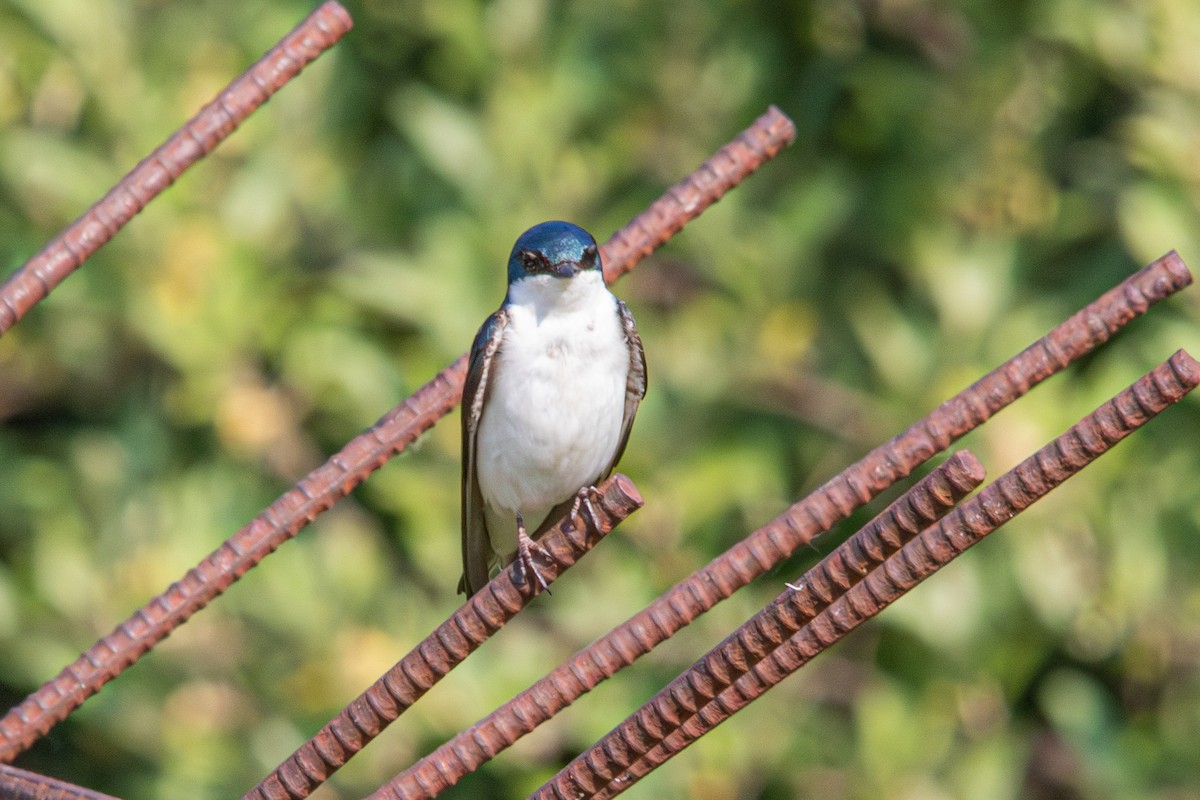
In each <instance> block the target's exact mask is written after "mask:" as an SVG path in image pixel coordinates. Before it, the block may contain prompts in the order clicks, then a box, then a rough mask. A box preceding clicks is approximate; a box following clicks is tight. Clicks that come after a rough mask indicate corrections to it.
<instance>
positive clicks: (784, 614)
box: [532, 350, 1200, 800]
mask: <svg viewBox="0 0 1200 800" xmlns="http://www.w3.org/2000/svg"><path fill="white" fill-rule="evenodd" d="M1197 384H1200V363H1197V362H1196V361H1195V360H1194V359H1192V357H1191V356H1189V355H1188V354H1187V353H1186V352H1184V351H1183V350H1180V351H1178V352H1176V353H1175V354H1174V355H1173V356H1171V358H1170V359H1168V360H1167V361H1165V362H1164V363H1162V364H1160V365H1159V366H1158V367H1156V368H1155V369H1153V370H1152V371H1151V372H1149V373H1147V374H1146V375H1144V376H1142V377H1141V378H1139V379H1138V380H1137V381H1135V382H1134V383H1133V385H1131V386H1130V387H1129V388H1127V389H1125V390H1124V391H1122V392H1121V393H1119V394H1118V395H1117V396H1116V397H1114V398H1112V399H1111V400H1109V401H1108V402H1107V403H1105V404H1104V405H1102V406H1100V408H1098V409H1096V410H1095V411H1094V412H1092V413H1091V414H1089V415H1088V416H1086V417H1084V418H1083V419H1082V420H1080V421H1079V422H1078V423H1076V424H1075V425H1074V426H1072V427H1071V428H1070V429H1069V430H1067V431H1066V432H1065V433H1063V434H1062V435H1061V436H1059V437H1057V438H1056V439H1054V441H1052V442H1050V443H1049V444H1047V445H1046V446H1045V447H1043V448H1042V449H1040V450H1038V451H1037V452H1036V453H1034V454H1033V455H1032V456H1030V457H1029V458H1027V459H1025V460H1024V461H1022V462H1021V463H1020V464H1018V465H1017V466H1016V467H1014V468H1013V469H1012V470H1010V471H1009V472H1007V473H1005V474H1004V475H1002V476H1001V477H1000V478H998V479H997V480H996V481H994V482H993V483H991V484H990V485H988V486H987V487H986V488H985V489H983V490H982V491H981V492H980V493H979V494H978V495H976V496H975V497H973V498H971V499H970V500H967V501H966V502H964V503H963V504H962V505H961V506H960V507H958V508H956V509H954V510H953V511H951V512H950V514H949V515H948V516H946V518H945V519H943V520H942V521H941V522H938V523H937V524H935V525H933V526H931V527H930V528H928V529H927V530H925V531H923V532H922V533H921V534H919V535H918V536H917V537H916V538H915V539H913V540H912V541H910V542H909V543H907V544H905V545H904V546H903V547H901V548H900V549H899V551H898V552H896V553H895V554H894V555H893V556H891V557H889V558H888V559H887V560H886V561H885V562H884V563H883V565H882V566H881V567H880V568H878V569H875V570H873V571H871V572H870V573H869V574H868V575H867V576H866V578H865V579H864V580H863V581H862V582H861V583H858V584H857V585H855V586H853V587H851V588H849V590H848V591H846V592H845V593H844V594H842V595H841V596H840V597H839V598H837V599H836V600H834V601H833V602H832V603H831V604H827V605H826V604H825V598H824V597H823V594H824V591H825V588H824V587H822V586H821V584H820V583H819V582H816V581H814V582H812V583H809V582H807V581H805V582H804V583H803V585H801V586H800V587H798V589H797V590H794V591H789V592H785V593H784V594H782V595H780V597H779V598H777V599H776V600H775V601H774V602H773V603H771V604H770V605H768V606H767V607H766V608H765V609H763V611H761V612H759V613H758V614H756V615H755V616H754V617H753V618H751V620H750V621H749V622H747V623H746V624H745V625H743V626H742V627H741V628H739V629H738V630H737V631H735V632H734V634H733V635H731V636H730V637H729V638H728V639H726V640H725V642H723V643H722V644H721V645H718V646H717V647H716V648H714V649H713V650H712V651H710V653H709V654H708V655H706V656H705V657H704V658H702V659H700V660H699V661H697V662H696V664H694V665H693V666H692V667H691V668H689V669H688V670H687V671H685V672H684V673H683V675H681V676H680V677H679V678H677V679H675V680H674V681H672V682H671V683H670V684H668V686H667V687H666V688H664V689H663V690H662V691H660V692H659V693H658V694H656V695H655V696H654V698H652V699H651V700H650V701H648V702H647V703H646V704H645V705H643V706H642V707H641V708H640V709H639V710H638V711H636V712H634V713H633V714H632V715H630V716H629V717H628V718H627V719H626V720H625V721H624V722H622V723H621V724H620V725H618V726H617V727H616V728H614V729H613V730H612V731H610V732H609V733H608V734H607V735H605V736H604V737H603V738H602V739H601V740H600V741H599V742H597V743H596V745H594V746H593V747H592V748H591V749H589V750H588V751H587V752H585V753H583V754H581V755H580V756H579V757H577V758H576V759H575V760H574V761H572V762H571V763H570V764H569V765H568V766H567V767H566V768H564V769H563V770H562V771H560V772H559V773H558V774H557V775H556V776H555V777H554V778H552V779H551V780H550V781H549V782H547V783H546V784H545V785H544V786H542V788H541V789H539V790H538V791H537V792H535V793H534V794H533V795H532V797H533V798H537V800H550V798H558V800H565V798H572V800H584V799H585V798H589V799H590V798H610V797H614V796H616V795H617V794H620V793H621V792H623V791H625V790H626V789H628V788H629V787H630V786H632V785H633V784H634V783H636V782H637V780H639V779H640V778H641V777H643V776H645V775H646V774H648V773H649V772H650V771H651V770H653V769H655V768H656V767H658V766H660V765H662V764H663V763H665V762H666V761H667V760H669V759H670V758H671V757H673V756H674V755H675V754H677V753H679V752H680V751H681V750H683V749H684V748H685V747H687V746H688V745H689V744H691V743H692V742H694V741H696V739H698V738H700V737H701V736H703V735H704V734H705V733H707V732H708V731H710V730H712V729H713V728H714V727H716V726H717V725H719V724H720V723H721V722H723V721H724V720H726V719H728V718H729V717H730V716H731V715H733V714H734V713H736V712H737V711H739V710H740V709H742V708H744V707H745V706H747V705H748V704H750V703H751V702H753V701H754V700H755V699H757V698H758V697H760V696H762V694H763V693H764V692H766V691H767V690H768V689H769V688H771V687H772V686H774V685H776V684H777V683H779V682H780V681H781V680H783V678H785V677H787V676H788V675H790V674H791V673H792V672H795V671H796V670H797V669H799V668H800V667H801V666H803V665H804V664H806V663H807V662H808V661H810V660H811V659H812V658H813V657H815V656H816V655H817V654H819V653H821V652H823V651H824V650H826V649H828V648H829V647H830V646H832V645H833V644H834V643H835V642H837V641H840V640H841V639H842V638H843V637H845V636H846V634H848V633H849V632H850V631H852V630H854V629H855V628H856V627H858V626H859V625H860V624H862V623H863V622H865V621H866V620H868V619H870V618H871V617H873V616H875V615H876V614H878V613H879V612H880V611H882V610H883V609H884V608H886V607H887V606H888V605H890V604H891V603H892V602H894V601H895V600H897V599H898V598H899V597H901V596H902V595H904V594H905V593H906V592H908V591H909V590H910V589H912V588H913V587H914V586H916V585H917V584H918V583H920V582H921V581H922V580H924V579H925V578H927V577H928V576H929V575H931V574H933V573H934V572H935V571H937V570H938V569H940V568H941V567H942V566H944V565H945V564H947V563H949V562H950V561H951V560H952V559H954V558H956V557H957V556H958V555H960V554H961V553H962V552H964V551H965V550H966V549H967V548H969V547H971V546H972V545H974V544H975V543H976V542H978V541H979V540H980V539H982V538H983V537H984V536H986V535H987V534H989V533H991V532H992V531H994V530H996V529H997V528H999V527H1001V526H1002V525H1004V523H1006V522H1008V521H1009V520H1010V519H1012V518H1013V517H1014V516H1016V515H1017V514H1019V513H1020V512H1021V511H1023V510H1024V509H1026V508H1028V507H1029V506H1030V505H1032V504H1033V503H1034V502H1036V501H1037V500H1039V499H1041V498H1042V497H1044V496H1045V495H1046V494H1048V493H1049V492H1050V491H1051V490H1053V489H1054V488H1056V487H1057V486H1059V485H1060V484H1062V483H1063V482H1064V481H1066V480H1067V479H1068V478H1070V477H1071V476H1073V475H1075V474H1076V473H1077V472H1079V471H1080V470H1082V469H1083V468H1084V467H1086V466H1087V465H1088V464H1090V463H1092V461H1094V460H1095V459H1097V458H1099V457H1100V456H1101V455H1103V454H1104V453H1105V452H1107V451H1108V450H1109V449H1111V448H1112V447H1113V446H1114V445H1116V444H1117V443H1118V442H1120V441H1121V440H1122V439H1124V438H1125V437H1126V436H1128V435H1129V434H1131V433H1133V432H1134V431H1136V430H1137V429H1138V428H1140V427H1141V426H1142V425H1144V424H1146V423H1147V422H1148V421H1149V420H1151V419H1153V418H1154V417H1155V416H1156V415H1158V414H1159V413H1160V412H1162V411H1163V410H1164V409H1166V408H1167V407H1168V406H1170V405H1172V404H1174V403H1177V402H1179V400H1181V399H1182V398H1183V397H1184V396H1185V395H1187V393H1188V392H1190V391H1191V390H1192V389H1194V388H1195V387H1196V386H1197ZM822 605H826V607H825V608H824V609H823V610H821V611H820V612H819V613H818V614H816V615H815V616H814V615H813V614H811V611H812V610H813V609H814V608H820V607H821V606H822ZM730 642H736V643H737V644H738V646H740V647H742V648H745V649H747V650H749V651H752V652H753V653H754V654H755V655H756V656H758V657H757V658H754V660H753V663H752V664H751V665H749V666H748V668H744V667H743V665H742V663H741V660H740V659H743V658H745V656H740V655H739V653H738V650H737V649H736V648H730V647H729V644H728V643H730Z"/></svg>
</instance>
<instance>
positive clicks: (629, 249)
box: [600, 106, 796, 283]
mask: <svg viewBox="0 0 1200 800" xmlns="http://www.w3.org/2000/svg"><path fill="white" fill-rule="evenodd" d="M795 138H796V126H795V125H794V124H792V121H791V120H790V119H788V118H787V116H786V115H784V113H783V112H782V111H780V110H779V109H778V108H776V107H775V106H770V107H768V108H767V111H766V113H764V114H763V115H762V116H760V117H759V118H758V119H756V120H755V121H754V124H752V125H751V126H750V127H749V128H747V129H746V130H744V131H742V132H741V133H739V134H738V135H737V136H736V137H735V138H734V139H733V141H731V142H730V143H729V144H727V145H725V146H724V147H722V148H721V149H720V150H718V151H717V152H716V153H714V154H713V155H712V157H711V158H709V159H708V160H707V161H705V162H704V163H703V164H701V165H700V166H699V167H697V168H696V170H695V171H693V172H692V174H691V175H689V176H687V177H686V178H684V179H683V180H682V181H680V182H679V183H677V184H675V185H674V186H672V187H671V188H670V189H668V190H667V192H666V193H665V194H663V196H662V197H660V198H658V199H657V200H655V201H654V202H653V203H651V204H650V207H649V208H647V209H646V210H645V211H643V212H642V213H641V214H638V215H637V216H636V217H634V218H633V219H631V220H630V221H629V222H628V223H626V225H625V226H624V227H623V228H621V230H619V231H617V232H616V233H615V234H613V236H612V238H610V239H609V240H608V241H607V242H605V243H604V244H603V246H602V247H601V248H600V260H601V263H603V264H604V280H605V281H607V282H608V283H613V282H614V281H616V280H617V278H620V277H621V276H622V275H624V274H625V273H626V272H629V270H631V269H633V267H634V265H635V264H637V263H638V262H639V261H641V260H642V259H643V258H645V257H646V256H648V255H650V254H651V253H653V252H654V251H655V250H657V249H658V248H659V247H660V246H661V245H662V244H663V243H664V242H666V241H667V240H668V239H670V238H671V237H672V236H674V235H675V234H676V233H678V232H679V231H680V229H681V228H683V226H684V225H686V224H687V223H688V222H689V221H691V220H693V219H695V218H696V217H697V216H699V215H700V213H701V212H703V211H704V209H706V208H708V207H709V206H711V205H712V204H713V203H715V202H717V201H718V200H720V199H721V196H722V195H724V194H725V193H726V192H728V191H729V190H730V189H732V188H733V187H734V186H737V185H738V184H739V183H741V182H742V181H744V180H745V179H746V178H747V177H748V176H749V175H750V173H752V172H754V171H755V170H756V169H758V168H759V167H761V166H762V165H763V164H765V163H767V162H768V161H770V160H771V159H772V158H774V157H775V156H776V155H777V154H778V153H779V151H780V150H782V149H783V148H785V147H787V146H788V145H789V144H791V143H792V141H793V140H794V139H795Z"/></svg>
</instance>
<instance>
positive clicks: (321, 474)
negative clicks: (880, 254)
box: [0, 108, 795, 763]
mask: <svg viewBox="0 0 1200 800" xmlns="http://www.w3.org/2000/svg"><path fill="white" fill-rule="evenodd" d="M794 136H795V128H794V126H792V124H791V121H790V120H788V119H787V117H785V116H783V114H781V113H780V112H779V111H778V110H777V109H775V108H771V109H768V111H767V113H765V114H763V115H762V116H761V117H759V118H758V119H757V120H756V121H755V122H754V123H753V124H752V125H751V126H750V127H749V128H747V129H746V130H745V131H743V132H742V133H740V134H738V136H737V138H736V139H735V140H734V141H733V142H731V143H730V144H727V145H725V146H724V147H723V148H721V150H719V151H718V153H717V155H715V156H713V158H710V159H709V160H708V161H706V162H705V163H704V164H703V165H701V167H700V168H699V169H697V171H696V175H695V176H692V177H689V178H686V179H684V180H683V181H682V182H680V183H679V184H677V185H676V186H674V187H672V188H671V189H670V190H669V191H668V192H667V193H666V195H664V197H663V198H661V199H660V200H658V201H656V202H655V203H654V204H653V205H652V206H651V209H652V210H654V213H653V214H651V213H650V212H649V211H648V212H646V213H645V214H640V215H638V216H637V217H634V219H633V220H631V221H630V222H629V224H628V225H626V226H625V228H622V229H621V230H620V231H617V233H616V234H614V235H613V237H612V239H611V240H610V242H615V243H616V244H610V242H606V243H605V244H604V245H603V247H604V250H603V252H604V258H608V259H611V264H612V265H614V266H613V269H614V273H613V274H616V275H620V274H624V273H625V272H628V271H629V270H630V269H632V268H633V266H634V265H635V264H636V263H637V262H638V261H639V260H641V259H642V258H643V257H644V256H645V255H646V253H647V252H648V251H647V250H645V247H646V246H649V244H650V243H657V244H661V243H662V242H663V241H666V238H667V234H663V235H657V234H654V230H655V228H654V226H655V225H663V226H665V227H664V230H668V229H669V230H671V231H677V230H679V228H681V227H682V226H683V225H684V224H686V223H687V222H688V221H689V220H692V219H694V218H696V217H697V216H699V215H700V213H701V212H703V211H704V210H705V209H706V208H707V207H708V206H710V205H712V203H714V202H716V200H717V199H718V198H719V196H720V192H723V191H727V190H728V189H730V188H732V187H733V186H736V185H737V184H738V183H740V182H741V181H742V180H744V179H745V178H746V177H748V176H749V175H750V174H751V173H752V172H753V171H754V170H756V169H757V168H758V167H760V166H761V165H762V164H764V163H766V162H767V161H768V160H770V159H771V158H772V157H773V156H774V155H775V154H776V153H778V152H779V150H780V149H781V148H782V147H784V146H785V145H786V144H788V143H789V142H791V140H792V138H793V137H794ZM696 176H699V177H696ZM714 176H715V177H714ZM638 231H642V232H643V233H638ZM622 242H625V244H622ZM634 242H640V243H641V244H640V245H634V244H629V243H634ZM466 370H467V356H466V355H462V356H460V357H459V358H458V360H457V361H455V362H454V363H453V364H451V365H450V366H449V367H446V368H445V369H443V370H442V371H441V372H440V373H438V374H437V375H436V376H434V378H433V379H432V380H430V381H429V382H428V383H426V384H425V385H424V386H422V387H421V388H420V389H418V390H417V392H416V393H415V394H413V395H412V396H411V397H409V398H408V399H407V400H405V401H404V402H402V403H401V404H400V405H398V406H397V407H396V408H394V409H392V410H391V411H389V412H388V413H387V414H386V415H384V416H383V417H382V418H381V419H380V420H379V421H378V422H377V423H375V425H374V426H372V427H371V428H370V429H368V430H367V431H366V432H364V433H362V434H360V435H359V436H357V437H355V438H354V439H352V440H351V441H350V442H349V443H348V444H347V445H346V446H345V447H343V448H342V449H341V450H340V451H339V452H338V453H336V454H334V455H333V456H331V457H330V458H329V460H327V461H326V462H325V463H324V464H323V465H321V466H320V467H318V468H317V469H315V470H313V471H312V472H310V473H309V474H308V475H307V476H306V477H305V478H303V479H302V480H301V481H300V482H299V483H297V484H296V485H295V486H293V487H292V488H291V489H289V490H288V491H287V492H285V493H284V494H283V495H282V496H281V497H280V498H279V499H277V500H276V501H275V502H274V503H272V504H271V505H270V506H268V507H267V508H266V509H265V510H264V511H263V512H262V513H260V514H259V515H258V516H257V517H255V518H254V519H253V520H252V521H251V522H250V523H249V524H248V525H246V526H245V527H243V528H242V529H241V530H239V531H238V532H237V533H235V534H234V535H233V536H232V537H230V538H229V539H228V540H227V541H226V542H225V543H224V544H222V545H221V546H220V547H219V548H218V549H217V550H216V551H214V552H213V553H211V554H210V555H209V556H208V557H207V558H205V559H204V560H203V561H202V562H200V564H199V565H197V566H196V567H194V568H193V569H191V570H189V571H188V574H187V575H186V576H185V577H184V578H183V580H181V581H179V582H177V583H174V584H172V585H171V586H170V587H169V588H168V589H167V590H166V592H164V593H163V594H162V595H159V596H158V597H155V598H153V599H152V600H151V601H150V602H149V603H148V604H147V605H145V606H144V607H143V608H141V609H140V610H138V611H137V612H135V613H134V614H133V616H131V617H130V618H129V619H128V620H126V621H125V622H123V623H121V624H120V625H118V626H117V628H116V629H114V630H113V631H112V632H111V633H109V634H107V635H106V636H105V637H104V638H102V639H100V640H99V641H98V642H97V643H96V644H95V645H93V646H92V647H91V648H90V649H89V650H88V651H87V652H85V653H84V654H83V655H82V656H80V657H79V658H78V659H76V661H75V662H74V663H72V664H70V665H68V666H67V667H66V668H64V669H63V671H62V672H61V673H59V674H58V676H56V677H55V678H53V679H52V680H50V681H48V682H47V683H45V684H44V685H42V686H41V687H40V688H39V689H38V690H37V691H36V692H34V693H33V694H31V695H30V696H29V697H27V698H26V699H25V700H23V701H22V702H21V703H20V704H19V705H17V706H15V707H14V708H13V709H11V710H10V711H9V712H8V713H7V714H6V715H5V716H4V717H3V718H0V763H4V762H11V761H12V760H13V759H14V758H16V757H17V755H19V754H20V753H21V752H23V751H24V750H26V749H27V748H28V747H29V746H30V745H32V744H33V743H34V742H35V741H37V740H38V739H39V738H41V736H43V735H45V734H46V732H47V731H49V730H50V729H51V728H52V727H53V726H54V725H56V724H58V723H59V722H61V721H62V720H64V719H66V717H67V716H68V715H69V714H70V713H71V712H72V711H73V710H75V709H76V708H78V707H79V706H80V705H81V704H82V703H83V701H84V700H86V699H87V698H88V697H90V696H92V695H93V694H95V693H96V692H97V691H99V690H100V687H102V686H103V685H104V684H105V683H107V682H108V681H110V680H112V679H113V678H115V677H116V676H117V675H119V674H120V673H121V672H123V671H124V670H125V669H126V668H128V667H129V666H130V665H132V664H134V663H135V662H136V661H137V660H138V659H139V658H141V656H142V655H143V654H144V653H146V652H147V651H148V650H149V649H150V648H152V647H153V646H154V645H155V644H157V643H158V642H159V641H161V640H162V639H163V638H165V637H166V636H167V635H168V634H170V632H171V631H173V630H174V629H175V628H177V627H178V626H179V625H181V624H183V623H184V622H186V621H187V620H188V619H189V618H190V617H191V616H192V614H194V613H196V612H197V611H199V610H200V609H201V608H203V607H204V606H205V605H207V604H208V603H210V602H211V601H212V600H214V599H215V598H217V597H218V596H220V595H221V594H222V593H223V592H224V591H225V590H226V589H228V588H229V587H230V586H231V585H232V584H233V583H234V582H235V581H236V580H237V579H238V578H240V577H241V576H242V575H244V574H245V573H246V572H247V571H248V570H250V569H251V568H253V567H254V566H256V565H257V564H258V563H259V562H261V561H262V560H263V559H264V558H266V557H267V556H268V555H270V554H271V553H272V552H274V551H275V550H276V549H277V548H278V547H279V546H280V545H281V544H283V543H284V542H286V541H288V540H289V539H291V538H292V537H294V536H295V535H296V534H297V533H299V532H300V530H301V529H303V528H304V526H305V525H307V524H308V523H309V522H312V520H313V519H315V518H316V517H317V515H318V514H320V513H321V512H323V511H326V510H327V509H329V508H330V507H332V506H333V504H334V503H336V502H337V501H338V500H340V499H342V498H343V497H345V496H346V495H347V494H349V493H350V492H351V491H353V489H354V488H355V487H356V486H358V485H359V484H360V483H362V482H363V481H364V480H366V478H367V476H369V475H370V474H371V473H372V472H374V471H375V470H376V469H378V468H379V467H381V466H383V464H384V463H386V462H387V460H388V459H389V458H391V457H392V456H395V455H397V454H399V453H401V452H403V451H404V449H405V448H407V447H408V445H409V444H411V443H412V442H413V441H414V440H415V439H417V437H419V436H420V435H421V434H422V433H424V432H425V431H426V430H428V429H429V428H430V427H431V426H432V425H433V424H434V423H435V422H437V421H438V420H439V419H441V418H442V417H443V416H445V415H446V414H448V413H449V412H450V411H451V410H452V409H453V408H454V407H455V406H456V405H457V404H458V402H459V400H460V399H461V397H462V386H463V380H464V378H465V376H466Z"/></svg>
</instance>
